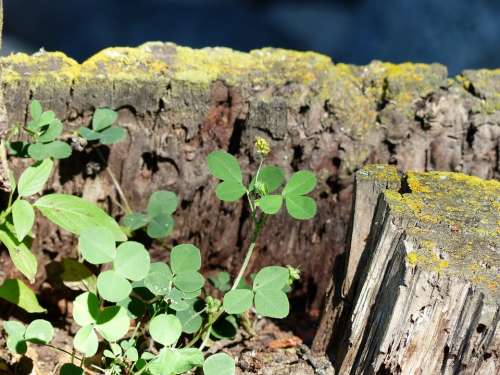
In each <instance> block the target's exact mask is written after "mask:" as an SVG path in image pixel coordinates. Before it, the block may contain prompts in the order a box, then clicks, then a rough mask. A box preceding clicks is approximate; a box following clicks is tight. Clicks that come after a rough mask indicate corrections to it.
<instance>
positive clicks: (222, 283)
mask: <svg viewBox="0 0 500 375" xmlns="http://www.w3.org/2000/svg"><path fill="white" fill-rule="evenodd" d="M209 280H210V282H211V283H212V285H213V286H214V287H215V288H217V289H219V290H220V291H221V292H227V291H228V290H229V289H230V288H231V283H230V281H231V276H230V275H229V273H228V272H225V271H222V272H219V273H218V274H217V275H216V276H211V277H209Z"/></svg>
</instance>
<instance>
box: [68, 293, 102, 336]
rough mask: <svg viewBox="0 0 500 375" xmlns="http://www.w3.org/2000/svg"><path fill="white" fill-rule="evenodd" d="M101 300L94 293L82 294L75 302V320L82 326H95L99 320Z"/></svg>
mask: <svg viewBox="0 0 500 375" xmlns="http://www.w3.org/2000/svg"><path fill="white" fill-rule="evenodd" d="M99 314H100V310H99V299H98V298H97V296H96V295H95V294H94V293H89V292H86V293H82V294H80V295H79V296H78V297H76V298H75V301H74V302H73V319H74V320H75V322H76V323H77V324H78V325H80V326H82V327H83V326H87V325H89V324H94V323H95V322H96V321H97V319H98V318H99Z"/></svg>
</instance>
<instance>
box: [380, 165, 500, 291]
mask: <svg viewBox="0 0 500 375" xmlns="http://www.w3.org/2000/svg"><path fill="white" fill-rule="evenodd" d="M407 182H408V186H409V188H410V190H411V193H407V194H400V193H398V192H396V191H386V192H385V193H384V196H385V199H386V202H387V204H388V205H389V207H390V209H391V212H392V213H393V215H395V216H396V217H400V218H404V221H405V222H406V223H409V224H408V227H407V233H408V235H409V236H410V237H412V238H414V239H415V240H414V241H409V243H414V244H416V245H415V246H414V247H411V246H410V251H409V253H408V255H407V261H408V263H409V264H410V265H412V266H419V267H424V268H427V269H429V270H432V271H438V272H442V273H446V274H450V275H452V276H456V277H459V278H462V279H466V280H468V281H471V282H473V283H474V284H476V285H478V286H479V287H481V288H485V290H488V293H490V292H492V293H493V295H495V296H497V297H500V294H498V293H499V292H500V291H499V290H498V286H499V284H498V283H499V279H498V271H499V270H500V256H499V251H500V181H496V180H483V179H481V178H478V177H473V176H468V175H465V174H461V173H452V172H427V173H408V175H407ZM490 294H491V293H490ZM497 297H496V298H497Z"/></svg>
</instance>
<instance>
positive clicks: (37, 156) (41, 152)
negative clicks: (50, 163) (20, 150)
mask: <svg viewBox="0 0 500 375" xmlns="http://www.w3.org/2000/svg"><path fill="white" fill-rule="evenodd" d="M28 155H29V156H30V158H32V159H34V160H43V159H45V158H47V157H49V153H48V149H47V148H46V146H45V144H43V143H41V142H36V143H32V144H30V145H29V146H28Z"/></svg>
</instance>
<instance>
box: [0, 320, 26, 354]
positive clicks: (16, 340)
mask: <svg viewBox="0 0 500 375" xmlns="http://www.w3.org/2000/svg"><path fill="white" fill-rule="evenodd" d="M3 328H4V330H5V332H6V333H7V349H8V350H9V351H10V352H12V353H17V354H24V353H26V351H27V349H28V347H27V346H26V342H25V341H24V333H25V332H26V327H25V326H24V324H22V323H21V322H17V321H15V320H10V321H6V322H4V323H3Z"/></svg>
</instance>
